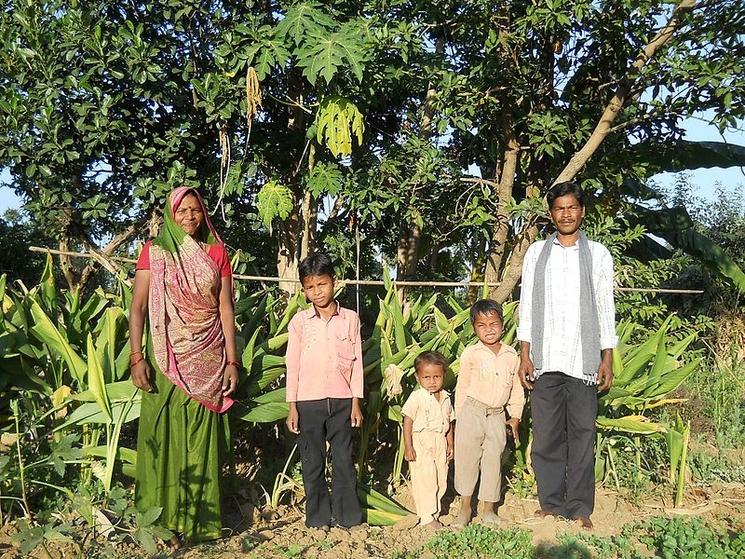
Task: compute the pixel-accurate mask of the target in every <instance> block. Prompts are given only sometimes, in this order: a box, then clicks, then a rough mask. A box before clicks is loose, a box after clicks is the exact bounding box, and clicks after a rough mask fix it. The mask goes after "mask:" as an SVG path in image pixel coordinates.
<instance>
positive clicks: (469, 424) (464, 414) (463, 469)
mask: <svg viewBox="0 0 745 559" xmlns="http://www.w3.org/2000/svg"><path fill="white" fill-rule="evenodd" d="M506 444H507V423H506V419H505V415H504V408H501V407H500V408H489V407H487V406H486V405H485V404H483V403H482V402H479V401H478V400H475V399H474V398H471V397H468V398H466V399H465V400H464V401H463V405H462V406H461V409H460V410H459V411H458V417H457V419H456V422H455V490H456V491H457V493H458V495H463V496H466V497H469V496H471V495H473V490H474V489H475V488H476V481H477V480H478V478H479V471H480V472H481V485H480V486H479V500H480V501H486V502H489V503H496V502H498V501H499V500H500V498H501V492H502V467H501V466H502V452H503V451H504V447H505V445H506Z"/></svg>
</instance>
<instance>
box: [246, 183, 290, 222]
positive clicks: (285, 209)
mask: <svg viewBox="0 0 745 559" xmlns="http://www.w3.org/2000/svg"><path fill="white" fill-rule="evenodd" d="M294 207H295V196H294V195H293V193H292V191H291V190H290V189H289V188H288V187H286V186H284V185H282V184H279V183H278V182H276V181H269V182H267V183H266V184H265V185H264V186H263V187H261V190H259V193H258V195H257V196H256V208H257V210H258V211H259V217H260V218H261V221H262V223H263V224H264V227H266V228H267V229H269V231H271V230H272V221H273V220H275V219H281V220H284V219H287V218H288V217H289V215H290V212H292V209H293V208H294Z"/></svg>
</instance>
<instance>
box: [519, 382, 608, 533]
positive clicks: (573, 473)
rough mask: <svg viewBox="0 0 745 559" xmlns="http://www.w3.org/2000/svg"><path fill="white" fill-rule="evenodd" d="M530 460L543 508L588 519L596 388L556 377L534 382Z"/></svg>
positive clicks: (591, 499) (592, 483) (592, 485)
mask: <svg viewBox="0 0 745 559" xmlns="http://www.w3.org/2000/svg"><path fill="white" fill-rule="evenodd" d="M530 411H531V415H532V418H533V450H532V453H531V457H532V460H533V469H534V471H535V476H536V481H537V482H538V501H539V502H540V504H541V509H543V510H545V511H550V512H553V513H556V514H558V515H561V516H564V517H565V518H577V517H579V516H587V517H589V516H590V515H591V514H592V511H593V509H594V507H595V419H596V417H597V413H598V393H597V388H596V386H595V385H590V386H587V385H586V384H585V383H584V382H583V381H582V380H580V379H577V378H574V377H570V376H568V375H565V374H564V373H560V372H547V373H543V374H542V375H540V376H539V377H538V378H537V379H536V381H535V387H534V389H533V391H532V392H531V395H530Z"/></svg>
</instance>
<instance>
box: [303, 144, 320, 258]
mask: <svg viewBox="0 0 745 559" xmlns="http://www.w3.org/2000/svg"><path fill="white" fill-rule="evenodd" d="M315 163H316V146H315V144H313V143H311V145H310V149H309V151H308V172H311V171H312V170H313V167H314V166H315ZM301 211H302V219H303V236H302V240H301V242H300V255H299V260H302V259H303V258H305V257H306V256H308V255H309V254H310V253H312V252H313V251H314V250H315V247H316V226H317V223H318V200H316V199H315V198H314V197H313V195H312V194H311V193H310V191H309V190H306V191H305V193H304V194H303V206H302V210H301Z"/></svg>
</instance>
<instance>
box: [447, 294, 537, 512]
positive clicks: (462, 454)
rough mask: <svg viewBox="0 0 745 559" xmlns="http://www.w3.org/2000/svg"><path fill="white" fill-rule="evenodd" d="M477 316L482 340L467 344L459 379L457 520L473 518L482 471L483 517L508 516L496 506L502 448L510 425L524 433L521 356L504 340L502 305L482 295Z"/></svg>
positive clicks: (514, 433)
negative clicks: (472, 503)
mask: <svg viewBox="0 0 745 559" xmlns="http://www.w3.org/2000/svg"><path fill="white" fill-rule="evenodd" d="M471 322H472V324H473V329H474V331H475V332H476V336H477V337H478V339H479V341H478V342H477V343H476V344H474V345H471V346H468V347H467V348H466V349H464V350H463V353H462V354H461V356H460V369H459V372H458V381H457V383H456V385H455V413H456V414H457V416H458V420H457V422H456V425H455V491H456V492H457V493H458V494H459V495H460V496H461V497H460V499H461V511H460V513H459V515H458V517H457V518H456V520H455V525H456V526H465V525H466V524H468V523H469V522H470V521H471V498H472V496H473V492H474V489H475V487H476V482H477V481H478V479H479V475H480V477H481V483H480V485H479V500H480V501H481V503H482V509H483V510H482V513H481V520H482V522H485V523H487V524H496V523H499V522H501V521H502V519H501V518H499V516H497V514H496V512H495V511H494V504H495V503H497V502H498V501H499V500H500V498H501V492H502V471H501V461H502V452H503V451H504V447H505V445H506V443H507V428H509V429H510V431H511V433H512V436H513V437H514V438H515V440H517V438H518V434H517V428H518V426H519V424H520V417H521V416H522V413H523V406H524V404H525V393H524V392H523V388H522V385H521V384H520V381H519V380H518V378H517V370H518V367H519V365H520V359H519V358H518V355H517V352H516V351H515V350H514V349H513V348H512V347H510V346H508V345H506V344H503V343H502V342H501V341H500V340H501V338H502V307H501V306H500V305H499V304H498V303H496V302H495V301H492V300H488V299H482V300H480V301H476V302H475V303H474V304H473V307H471ZM505 412H507V414H509V417H507V414H505Z"/></svg>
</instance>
